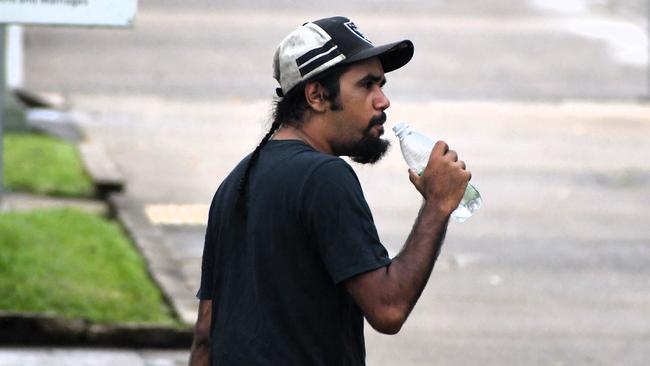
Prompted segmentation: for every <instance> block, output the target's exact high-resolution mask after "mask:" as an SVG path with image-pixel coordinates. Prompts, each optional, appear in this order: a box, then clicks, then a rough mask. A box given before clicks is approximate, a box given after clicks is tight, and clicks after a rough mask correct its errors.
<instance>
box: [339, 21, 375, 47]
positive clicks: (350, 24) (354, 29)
mask: <svg viewBox="0 0 650 366" xmlns="http://www.w3.org/2000/svg"><path fill="white" fill-rule="evenodd" d="M345 26H346V27H348V29H349V30H350V32H352V33H353V34H354V35H356V36H357V37H359V38H361V39H362V40H363V41H364V42H367V43H368V44H370V45H372V42H371V41H370V40H369V39H368V38H366V36H364V35H363V33H361V32H360V31H359V29H358V28H357V25H356V24H354V22H352V21H350V22H347V23H345Z"/></svg>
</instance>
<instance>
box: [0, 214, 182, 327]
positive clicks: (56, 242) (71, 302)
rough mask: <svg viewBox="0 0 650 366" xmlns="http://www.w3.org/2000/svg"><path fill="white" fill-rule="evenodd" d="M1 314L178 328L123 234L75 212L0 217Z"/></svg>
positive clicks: (97, 218) (91, 216)
mask: <svg viewBox="0 0 650 366" xmlns="http://www.w3.org/2000/svg"><path fill="white" fill-rule="evenodd" d="M0 309H2V310H10V311H23V312H48V313H54V314H58V315H62V316H65V317H70V318H86V319H89V320H92V321H95V322H98V323H124V322H137V323H157V324H167V325H173V324H177V322H176V321H175V320H174V318H173V317H172V316H171V313H170V311H169V308H168V307H167V306H166V304H165V303H164V302H163V300H162V295H161V293H160V291H159V289H158V288H157V287H156V286H155V285H154V284H153V283H152V281H151V280H150V278H149V276H148V274H147V273H146V269H145V263H144V262H143V260H142V258H141V257H140V256H139V255H138V254H137V252H136V251H135V249H134V248H133V247H132V245H131V243H130V241H129V240H127V239H126V238H125V236H124V235H123V233H122V230H121V228H120V227H119V226H118V225H117V224H115V223H112V222H109V221H107V220H105V219H103V218H102V217H100V216H97V215H94V214H89V213H85V212H81V211H79V210H74V209H56V210H47V211H32V212H26V213H2V214H0Z"/></svg>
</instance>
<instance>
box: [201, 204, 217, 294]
mask: <svg viewBox="0 0 650 366" xmlns="http://www.w3.org/2000/svg"><path fill="white" fill-rule="evenodd" d="M215 201H216V195H215V198H214V199H213V200H212V204H211V205H210V211H209V214H208V226H207V228H206V230H205V242H204V244H203V257H202V259H201V284H200V287H199V291H198V292H197V293H196V297H197V298H198V299H199V300H211V299H212V293H213V292H214V259H215V247H216V246H217V237H218V236H217V218H216V217H215V216H216V208H215V205H216V204H215Z"/></svg>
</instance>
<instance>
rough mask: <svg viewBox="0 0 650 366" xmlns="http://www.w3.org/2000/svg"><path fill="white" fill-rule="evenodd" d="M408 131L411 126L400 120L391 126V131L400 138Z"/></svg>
mask: <svg viewBox="0 0 650 366" xmlns="http://www.w3.org/2000/svg"><path fill="white" fill-rule="evenodd" d="M410 131H411V127H410V126H409V125H408V124H406V123H404V122H400V123H398V124H396V125H395V126H394V127H393V132H395V135H396V136H397V138H399V139H400V140H403V139H404V137H406V136H407V135H408V134H409V132H410Z"/></svg>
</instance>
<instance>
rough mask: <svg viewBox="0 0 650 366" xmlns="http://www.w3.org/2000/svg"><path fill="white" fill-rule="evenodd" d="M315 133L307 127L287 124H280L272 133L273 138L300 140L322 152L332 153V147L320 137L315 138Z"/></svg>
mask: <svg viewBox="0 0 650 366" xmlns="http://www.w3.org/2000/svg"><path fill="white" fill-rule="evenodd" d="M316 136H318V135H317V134H315V133H313V132H312V131H310V130H309V129H308V128H303V127H302V126H301V127H298V128H296V127H293V126H289V125H282V126H281V127H280V128H279V129H278V131H277V132H276V133H275V134H274V135H273V139H274V140H300V141H302V142H304V143H306V144H307V145H309V146H311V147H313V148H314V149H315V150H317V151H320V152H322V153H324V154H332V149H331V148H330V147H329V144H327V143H326V142H325V140H324V139H322V138H320V139H319V138H317V137H316Z"/></svg>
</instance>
